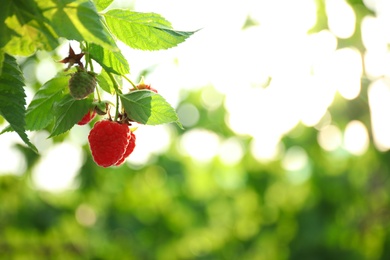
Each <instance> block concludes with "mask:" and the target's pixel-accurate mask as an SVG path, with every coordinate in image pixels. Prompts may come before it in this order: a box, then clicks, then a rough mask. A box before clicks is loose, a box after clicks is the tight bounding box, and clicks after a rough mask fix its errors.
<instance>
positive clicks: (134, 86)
mask: <svg viewBox="0 0 390 260" xmlns="http://www.w3.org/2000/svg"><path fill="white" fill-rule="evenodd" d="M122 77H123V78H124V79H125V80H127V81H128V82H129V83H130V84H131V85H132V86H133V88H135V89H138V88H137V86H136V85H135V84H134V83H133V81H131V80H130V79H129V78H128V77H126V76H125V75H122Z"/></svg>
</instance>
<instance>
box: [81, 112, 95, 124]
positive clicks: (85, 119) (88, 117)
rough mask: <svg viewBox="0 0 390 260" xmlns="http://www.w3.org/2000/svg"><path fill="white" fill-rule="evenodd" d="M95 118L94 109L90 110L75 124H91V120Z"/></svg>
mask: <svg viewBox="0 0 390 260" xmlns="http://www.w3.org/2000/svg"><path fill="white" fill-rule="evenodd" d="M95 116H96V111H95V109H91V110H89V111H88V113H86V114H85V115H84V117H83V118H81V120H80V121H79V122H78V123H77V124H78V125H86V124H88V123H89V122H91V120H92V119H94V118H95Z"/></svg>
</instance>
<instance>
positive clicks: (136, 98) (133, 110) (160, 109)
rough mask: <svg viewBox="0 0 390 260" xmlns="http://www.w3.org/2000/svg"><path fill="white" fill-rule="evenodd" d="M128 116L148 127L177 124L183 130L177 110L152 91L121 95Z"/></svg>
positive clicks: (138, 91)
mask: <svg viewBox="0 0 390 260" xmlns="http://www.w3.org/2000/svg"><path fill="white" fill-rule="evenodd" d="M120 98H121V101H122V105H123V107H124V109H125V111H126V113H127V115H128V116H129V117H130V118H131V119H132V120H134V121H136V122H138V123H141V124H146V125H160V124H165V123H172V122H175V123H176V124H177V125H178V126H179V127H180V128H183V126H182V125H181V123H180V122H179V117H178V116H177V114H176V111H175V109H174V108H173V107H172V106H171V105H170V104H169V103H168V102H167V101H166V100H165V99H164V98H163V97H162V96H161V95H159V94H157V93H155V92H153V91H150V90H136V91H132V92H130V93H127V94H124V95H120Z"/></svg>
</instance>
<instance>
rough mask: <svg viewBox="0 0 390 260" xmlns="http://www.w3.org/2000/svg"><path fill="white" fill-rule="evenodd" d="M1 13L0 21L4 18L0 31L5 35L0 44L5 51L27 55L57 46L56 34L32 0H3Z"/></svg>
mask: <svg viewBox="0 0 390 260" xmlns="http://www.w3.org/2000/svg"><path fill="white" fill-rule="evenodd" d="M41 1H42V0H41ZM3 2H4V1H3ZM1 14H2V15H4V16H6V18H5V19H4V17H1V18H0V22H1V21H2V20H3V19H4V25H2V26H0V32H2V34H1V35H2V36H3V35H5V37H4V38H3V37H1V38H3V39H1V40H0V46H4V50H5V52H7V53H9V54H13V55H24V56H28V55H31V54H33V53H34V52H35V51H36V50H37V49H43V50H53V49H55V48H56V47H57V46H58V37H57V35H56V34H55V33H54V32H53V30H52V29H51V26H50V25H49V24H48V23H47V20H46V19H45V18H44V16H43V14H42V10H41V9H40V8H39V7H38V5H37V3H36V2H35V1H34V0H14V1H5V6H4V9H3V7H2V8H1ZM3 33H4V34H3Z"/></svg>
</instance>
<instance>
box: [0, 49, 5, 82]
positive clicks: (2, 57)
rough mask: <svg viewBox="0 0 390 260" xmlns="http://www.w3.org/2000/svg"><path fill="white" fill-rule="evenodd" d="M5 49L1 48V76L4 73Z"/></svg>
mask: <svg viewBox="0 0 390 260" xmlns="http://www.w3.org/2000/svg"><path fill="white" fill-rule="evenodd" d="M4 58H5V56H4V51H3V50H1V49H0V76H1V74H2V73H3V62H4Z"/></svg>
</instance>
